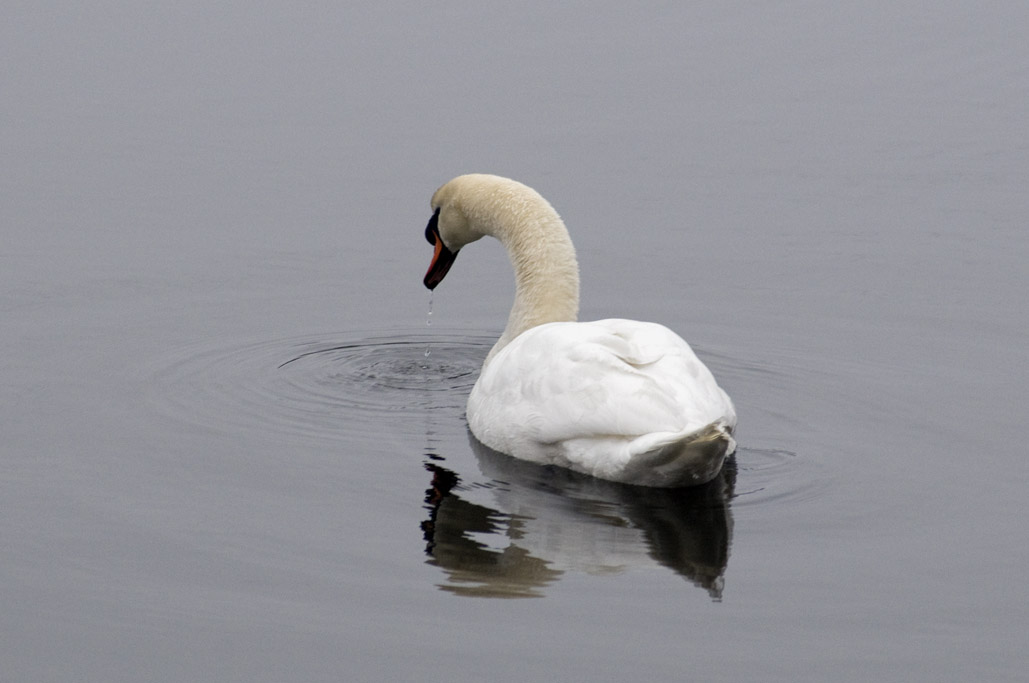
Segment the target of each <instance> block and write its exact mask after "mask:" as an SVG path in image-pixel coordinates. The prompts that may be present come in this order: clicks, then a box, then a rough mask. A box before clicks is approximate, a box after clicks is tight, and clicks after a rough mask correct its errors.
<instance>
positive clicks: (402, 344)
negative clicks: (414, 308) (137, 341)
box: [153, 333, 495, 441]
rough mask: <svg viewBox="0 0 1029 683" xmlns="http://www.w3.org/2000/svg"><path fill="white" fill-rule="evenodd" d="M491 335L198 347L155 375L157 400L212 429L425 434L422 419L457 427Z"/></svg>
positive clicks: (323, 435) (340, 435) (337, 436)
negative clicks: (443, 418) (442, 418)
mask: <svg viewBox="0 0 1029 683" xmlns="http://www.w3.org/2000/svg"><path fill="white" fill-rule="evenodd" d="M494 341H495V336H494V335H486V334H467V333H466V334H461V335H459V336H455V335H430V334H421V335H411V334H402V335H401V334H374V333H373V334H368V335H361V336H356V335H339V336H335V335H325V336H313V337H301V338H287V339H277V340H270V341H257V342H253V341H251V342H242V343H238V344H234V345H228V346H219V347H210V346H205V347H197V348H192V349H189V350H186V351H184V352H182V353H180V354H179V355H178V356H177V357H175V358H173V359H171V360H170V362H168V363H167V364H166V365H165V366H164V367H162V368H160V369H159V370H157V371H156V372H155V373H154V374H155V377H154V382H153V386H154V389H153V391H154V392H155V394H156V395H155V396H154V401H155V402H156V403H157V404H158V405H159V406H161V407H162V408H164V409H165V410H166V411H167V412H169V413H171V414H172V415H173V416H174V417H176V418H177V419H180V420H185V421H186V422H188V423H191V424H194V425H200V426H205V427H208V428H211V429H215V430H219V431H228V430H237V429H240V428H242V429H246V430H262V431H265V432H268V431H271V432H276V433H279V434H281V435H286V436H298V435H299V436H304V437H309V438H315V439H328V440H332V441H342V440H347V439H353V438H355V437H361V436H375V435H378V434H380V433H382V430H383V429H384V428H388V429H389V430H391V431H392V432H394V433H407V434H412V435H418V434H424V433H425V428H426V427H425V425H426V423H425V419H424V418H425V417H426V416H427V415H432V416H433V418H434V420H433V421H434V423H435V424H438V423H440V422H447V423H452V424H453V425H455V428H459V429H463V422H462V421H461V420H460V417H461V416H462V415H463V414H464V406H465V401H466V400H467V397H468V392H469V391H470V390H471V387H472V385H473V384H474V383H475V380H476V378H477V377H478V373H479V367H480V365H481V363H482V359H483V358H484V357H485V355H486V353H487V352H488V350H489V348H490V346H491V345H492V344H493V342H494ZM440 416H442V417H446V418H454V419H453V420H437V419H435V418H437V417H440ZM419 418H421V419H419Z"/></svg>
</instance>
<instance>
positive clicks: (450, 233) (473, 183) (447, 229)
mask: <svg viewBox="0 0 1029 683" xmlns="http://www.w3.org/2000/svg"><path fill="white" fill-rule="evenodd" d="M490 178H493V176H485V175H478V174H472V175H465V176H458V177H457V178H454V179H453V180H451V181H450V182H448V183H447V184H446V185H444V186H443V187H441V188H439V189H438V190H436V193H435V194H433V195H432V204H431V207H432V211H433V214H432V218H430V219H429V224H428V225H427V226H425V239H426V241H428V243H429V244H431V245H432V246H433V249H434V252H433V254H432V262H431V263H430V264H429V270H428V271H426V273H425V279H424V280H423V282H424V284H425V286H426V287H428V288H429V289H435V288H436V285H438V284H439V283H440V282H442V281H443V278H444V277H446V275H447V272H448V271H449V270H450V266H452V265H453V263H454V259H456V258H457V252H458V251H460V250H461V247H463V246H464V245H466V244H469V243H470V242H474V241H475V240H477V239H479V238H481V237H482V236H483V235H484V234H485V233H484V232H482V231H481V230H480V229H477V228H476V227H475V225H473V222H472V221H470V220H469V219H468V216H467V214H466V212H465V208H464V207H465V203H466V199H467V198H468V197H469V196H471V197H472V199H474V193H476V192H478V193H486V192H488V191H489V188H488V187H487V186H488V185H489V182H488V180H489V179H490Z"/></svg>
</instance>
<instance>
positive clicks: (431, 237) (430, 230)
mask: <svg viewBox="0 0 1029 683" xmlns="http://www.w3.org/2000/svg"><path fill="white" fill-rule="evenodd" d="M437 235H439V209H436V213H434V214H432V218H430V219H429V224H428V225H426V226H425V241H426V242H428V243H429V244H431V245H433V246H436V236H437Z"/></svg>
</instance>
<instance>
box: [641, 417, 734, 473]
mask: <svg viewBox="0 0 1029 683" xmlns="http://www.w3.org/2000/svg"><path fill="white" fill-rule="evenodd" d="M652 436H656V435H652ZM735 450H736V439H734V438H733V436H732V427H731V426H730V425H728V424H726V423H724V422H722V421H721V420H718V421H715V422H712V423H711V424H709V425H707V426H704V427H701V428H700V429H697V430H695V431H692V432H690V433H689V434H686V435H683V436H676V438H674V440H671V441H668V440H665V441H663V442H662V443H655V444H651V445H650V447H649V448H647V447H644V449H643V451H642V452H640V453H637V454H635V455H633V456H632V457H631V458H630V460H629V462H628V463H627V466H626V468H625V470H624V471H623V477H624V481H626V482H629V483H635V484H642V485H644V486H660V487H664V488H680V487H685V486H698V485H700V484H706V483H707V482H709V481H711V480H712V479H714V478H715V477H717V476H718V473H719V472H721V470H722V465H723V464H724V463H725V459H726V458H727V457H728V456H730V455H732V454H733V452H735Z"/></svg>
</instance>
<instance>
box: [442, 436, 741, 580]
mask: <svg viewBox="0 0 1029 683" xmlns="http://www.w3.org/2000/svg"><path fill="white" fill-rule="evenodd" d="M469 439H470V441H471V443H472V447H473V450H474V452H475V455H476V457H477V458H478V461H479V466H480V468H481V469H482V471H483V473H484V474H485V475H486V476H487V477H488V478H489V483H487V484H474V485H466V484H464V483H463V482H462V481H461V479H460V478H459V477H458V476H457V475H456V474H455V473H454V472H452V471H451V470H449V469H447V468H446V467H443V466H442V465H441V464H440V462H441V461H442V458H440V457H439V456H433V455H430V456H429V458H430V461H429V462H427V463H426V464H425V468H426V469H427V470H428V471H429V472H431V473H432V483H431V486H430V488H429V489H428V490H427V491H426V497H425V502H426V508H427V509H428V511H429V518H428V519H427V520H425V521H424V522H422V530H423V531H424V534H425V540H426V553H427V554H428V555H429V557H430V559H429V561H428V562H429V563H430V564H433V565H436V566H438V567H440V568H441V569H442V570H443V571H444V572H445V573H446V583H444V584H441V585H440V588H441V589H443V590H447V591H451V592H453V593H457V594H459V595H466V596H478V597H498V598H516V597H542V596H543V595H544V591H545V589H546V587H547V586H548V585H549V584H552V583H553V582H555V581H557V580H558V579H559V578H560V577H561V575H562V574H564V573H565V572H566V571H581V572H585V573H589V574H610V573H620V572H624V571H627V570H630V569H634V568H641V567H645V566H654V564H655V562H656V563H657V564H658V565H661V566H664V567H667V568H669V569H671V570H673V571H674V572H676V573H677V574H679V575H681V576H683V577H684V578H686V579H687V580H689V581H690V582H691V583H693V584H694V585H696V586H699V587H700V588H703V589H704V590H706V591H707V592H708V594H709V595H710V596H711V598H712V599H714V600H720V599H721V597H722V591H723V588H724V574H725V569H726V566H727V564H728V560H729V549H730V546H731V544H732V528H733V519H732V512H731V506H730V501H731V499H732V497H733V490H734V487H735V482H736V463H735V459H730V460H729V461H728V462H727V463H726V466H725V467H724V468H723V470H722V473H721V474H720V475H719V476H718V477H716V478H715V479H714V480H713V481H711V482H709V483H708V484H706V485H704V486H700V487H694V488H690V489H674V490H669V489H651V488H646V487H638V486H627V485H624V484H615V483H612V482H606V481H602V480H599V479H595V478H593V477H588V476H585V475H581V474H578V473H575V472H572V471H570V470H565V469H563V468H557V467H543V466H540V465H536V464H534V463H529V462H525V461H522V460H517V459H515V458H511V457H508V456H506V455H502V454H500V453H497V452H495V451H492V450H490V449H488V448H486V447H485V446H483V445H482V444H480V443H479V442H478V441H476V440H475V439H474V438H473V437H469Z"/></svg>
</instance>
